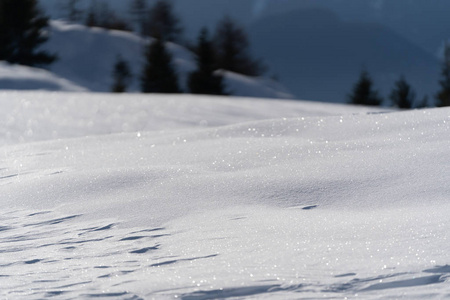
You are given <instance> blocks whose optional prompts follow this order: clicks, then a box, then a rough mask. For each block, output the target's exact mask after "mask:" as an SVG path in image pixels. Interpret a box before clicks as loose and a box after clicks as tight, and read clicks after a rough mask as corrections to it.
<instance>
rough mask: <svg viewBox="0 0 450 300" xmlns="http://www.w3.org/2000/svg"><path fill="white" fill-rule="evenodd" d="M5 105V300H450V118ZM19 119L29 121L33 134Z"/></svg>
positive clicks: (249, 108)
mask: <svg viewBox="0 0 450 300" xmlns="http://www.w3.org/2000/svg"><path fill="white" fill-rule="evenodd" d="M0 103H1V105H2V108H3V109H2V113H5V114H6V119H7V120H9V123H8V124H7V125H8V126H9V127H7V128H8V132H9V133H10V137H11V138H10V139H7V140H5V141H4V143H5V144H7V145H5V146H3V149H2V151H1V152H0V161H1V162H2V165H1V168H2V169H1V170H0V188H1V192H2V199H1V204H2V207H4V210H3V211H2V214H1V215H0V220H2V223H1V227H0V247H1V248H0V251H2V252H3V254H4V255H3V256H2V261H1V265H2V273H1V276H0V282H1V285H2V291H1V295H2V296H3V297H6V298H15V299H21V298H22V299H38V298H45V297H50V296H54V297H60V298H80V297H81V298H94V297H109V298H112V299H124V298H133V299H140V298H143V299H151V298H162V299H173V298H174V297H177V298H181V299H217V298H233V297H239V298H270V299H286V298H319V297H320V298H344V297H348V298H351V297H356V296H360V297H363V298H365V299H378V298H400V297H403V296H404V297H407V298H408V299H413V298H418V299H419V298H436V299H442V298H445V297H448V288H447V287H448V281H449V276H448V274H449V267H448V264H449V263H450V262H449V260H448V252H449V251H450V243H449V241H448V238H447V236H448V234H447V229H448V226H449V225H450V223H449V219H448V212H449V209H450V204H449V202H448V193H449V191H448V182H449V180H450V173H449V172H448V171H447V170H448V169H449V167H450V166H449V165H450V157H449V154H448V149H449V147H450V136H449V131H450V110H449V109H432V110H422V111H410V112H377V111H373V110H372V111H369V110H367V109H365V108H362V107H351V106H338V105H331V104H328V105H327V104H319V103H308V102H291V101H281V100H280V101H267V100H256V99H253V100H252V99H233V98H215V97H194V96H142V95H134V96H129V95H128V96H127V95H122V96H113V95H107V94H104V95H91V94H64V93H52V94H50V93H37V94H34V93H23V92H20V93H19V92H17V93H13V92H10V93H2V94H0ZM61 104H64V105H67V108H68V109H67V110H64V109H62V108H61ZM75 108H77V109H75ZM47 111H49V112H51V115H52V118H46V117H45V115H46V112H47ZM85 113H86V114H85ZM78 114H79V115H78ZM20 115H24V116H28V117H30V120H32V121H31V123H30V128H28V129H31V132H30V131H28V133H29V134H28V135H23V138H22V139H18V138H13V137H15V136H18V135H21V132H23V130H24V128H21V127H20V124H21V122H19V121H18V119H12V117H11V116H20ZM8 116H9V119H8ZM16 122H17V123H16ZM33 126H34V127H33ZM51 132H55V136H54V137H51V135H52V134H51ZM86 135H88V136H86ZM68 137H70V138H68ZM30 141H35V142H33V143H29V142H30ZM8 144H9V145H8ZM43 278H45V279H44V280H43Z"/></svg>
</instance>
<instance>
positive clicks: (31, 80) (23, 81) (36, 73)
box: [0, 62, 86, 92]
mask: <svg viewBox="0 0 450 300" xmlns="http://www.w3.org/2000/svg"><path fill="white" fill-rule="evenodd" d="M0 90H50V91H67V92H83V91H86V89H85V88H83V87H81V86H79V85H77V84H75V83H73V82H70V81H69V80H67V79H63V78H60V77H58V76H55V75H54V74H52V73H51V72H49V71H46V70H42V69H38V68H30V67H25V66H19V65H10V64H7V63H5V62H0Z"/></svg>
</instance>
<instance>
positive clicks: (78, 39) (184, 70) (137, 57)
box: [45, 21, 293, 98]
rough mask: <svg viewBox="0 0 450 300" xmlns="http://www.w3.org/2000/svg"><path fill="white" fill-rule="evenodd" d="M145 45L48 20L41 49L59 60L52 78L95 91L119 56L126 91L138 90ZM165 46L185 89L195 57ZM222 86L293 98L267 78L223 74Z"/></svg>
mask: <svg viewBox="0 0 450 300" xmlns="http://www.w3.org/2000/svg"><path fill="white" fill-rule="evenodd" d="M148 42H149V41H148V40H144V39H142V38H140V37H139V36H137V35H135V34H133V33H128V32H122V31H115V30H105V29H101V28H92V29H90V28H87V27H85V26H82V25H75V24H67V23H65V22H63V21H52V22H51V38H50V40H49V41H48V43H47V44H46V45H45V47H46V49H48V50H49V51H50V52H54V53H58V56H59V60H58V61H57V62H56V63H55V64H54V65H52V67H51V69H52V71H53V72H54V73H55V74H56V75H58V76H60V77H62V78H68V79H70V80H71V81H73V82H76V83H78V84H79V85H81V86H84V87H86V88H87V89H89V90H91V91H99V92H107V91H109V90H110V89H111V86H112V76H111V73H112V69H113V66H114V63H115V62H116V59H117V57H118V56H119V55H120V56H121V57H122V58H123V59H125V60H126V61H127V62H128V63H129V65H130V68H131V71H132V73H133V75H134V76H133V81H132V86H131V87H130V90H131V91H139V89H140V73H141V68H142V66H143V59H144V49H145V45H146V44H147V43H148ZM167 46H168V48H169V50H170V51H171V53H172V56H173V59H174V65H175V67H176V69H177V71H178V74H179V83H180V85H181V86H182V88H183V89H184V90H187V88H186V82H187V76H188V74H189V72H192V71H193V70H194V69H195V57H194V55H193V54H192V53H191V52H190V51H188V50H186V48H184V47H181V46H179V45H176V44H173V43H168V45H167ZM225 85H226V86H227V87H228V86H229V91H230V92H231V93H232V94H233V95H236V96H252V97H260V98H293V96H292V95H291V94H289V92H288V91H287V90H286V88H284V87H282V86H281V84H279V83H274V82H272V81H271V80H269V79H261V78H250V77H246V76H242V75H236V74H232V73H228V72H225Z"/></svg>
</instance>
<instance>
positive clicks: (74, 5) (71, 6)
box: [62, 0, 83, 22]
mask: <svg viewBox="0 0 450 300" xmlns="http://www.w3.org/2000/svg"><path fill="white" fill-rule="evenodd" d="M79 5H80V0H66V2H65V3H63V4H62V9H63V11H64V12H65V15H66V18H67V20H68V21H70V22H78V21H80V20H81V18H82V15H83V10H82V9H80V8H79Z"/></svg>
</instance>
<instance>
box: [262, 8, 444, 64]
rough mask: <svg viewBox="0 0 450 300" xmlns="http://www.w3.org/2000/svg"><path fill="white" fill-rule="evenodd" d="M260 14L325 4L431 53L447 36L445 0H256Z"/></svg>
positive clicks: (345, 17)
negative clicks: (375, 23) (378, 26)
mask: <svg viewBox="0 0 450 300" xmlns="http://www.w3.org/2000/svg"><path fill="white" fill-rule="evenodd" d="M259 1H261V2H264V3H265V4H264V9H263V14H264V15H266V16H268V15H275V14H280V13H286V12H289V11H292V10H296V9H305V8H325V9H329V10H332V11H333V12H335V13H336V14H337V15H338V16H339V17H340V18H342V19H343V20H346V21H363V22H377V23H380V24H383V25H384V26H386V27H389V28H390V29H392V30H394V31H396V32H397V33H399V34H401V35H402V36H404V37H406V38H408V39H409V40H410V41H411V42H413V43H415V44H417V45H419V46H421V47H422V48H424V49H426V50H427V51H429V52H430V53H431V54H433V55H436V54H438V53H437V52H438V50H439V48H440V47H441V45H442V42H443V41H445V40H448V39H450V23H449V22H448V14H449V11H450V1H448V0H427V1H423V0H389V1H388V0H301V1H298V0H282V1H277V0H271V1H270V0H269V1H264V0H259Z"/></svg>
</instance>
